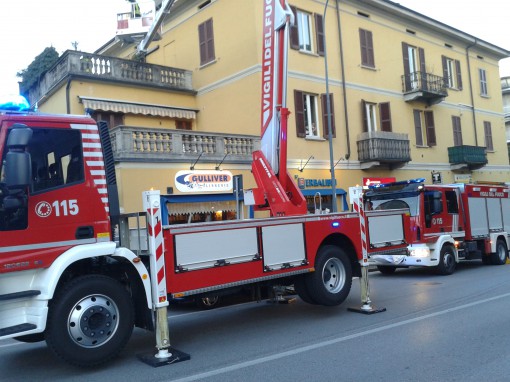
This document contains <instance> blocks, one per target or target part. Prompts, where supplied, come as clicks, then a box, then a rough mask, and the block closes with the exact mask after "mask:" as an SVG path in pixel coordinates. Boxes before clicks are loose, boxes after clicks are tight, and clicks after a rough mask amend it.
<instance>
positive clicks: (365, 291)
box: [347, 266, 386, 314]
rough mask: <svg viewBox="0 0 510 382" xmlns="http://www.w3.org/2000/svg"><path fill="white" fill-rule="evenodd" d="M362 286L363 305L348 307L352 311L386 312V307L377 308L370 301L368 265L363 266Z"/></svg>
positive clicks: (365, 312)
mask: <svg viewBox="0 0 510 382" xmlns="http://www.w3.org/2000/svg"><path fill="white" fill-rule="evenodd" d="M359 282H360V287H361V306H360V307H359V308H347V309H348V310H349V311H351V312H357V313H364V314H374V313H380V312H385V311H386V308H376V307H374V306H373V305H372V301H370V285H369V283H368V266H361V277H360V279H359Z"/></svg>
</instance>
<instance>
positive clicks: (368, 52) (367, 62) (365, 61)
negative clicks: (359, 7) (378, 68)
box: [359, 28, 375, 68]
mask: <svg viewBox="0 0 510 382" xmlns="http://www.w3.org/2000/svg"><path fill="white" fill-rule="evenodd" d="M359 43H360V50H361V65H364V66H368V67H371V68H374V67H375V62H374V46H373V42H372V32H370V31H367V30H364V29H361V28H360V30H359Z"/></svg>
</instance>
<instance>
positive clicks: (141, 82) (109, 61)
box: [28, 50, 194, 105]
mask: <svg viewBox="0 0 510 382" xmlns="http://www.w3.org/2000/svg"><path fill="white" fill-rule="evenodd" d="M70 77H77V78H80V79H82V80H83V79H85V80H91V81H102V82H116V83H123V84H128V85H136V86H146V87H152V88H160V89H163V90H169V91H180V92H182V91H185V92H190V93H194V90H193V88H192V83H191V72H190V71H188V70H183V69H177V68H172V67H168V66H160V65H152V64H146V63H142V62H138V61H132V60H124V59H120V58H114V57H108V56H102V55H98V54H91V53H84V52H77V51H71V50H68V51H66V52H64V54H63V55H62V56H61V57H60V58H59V60H58V61H57V63H56V64H55V65H54V66H53V67H52V68H51V69H50V70H48V71H47V72H46V74H45V75H44V77H42V78H41V80H40V81H39V82H38V83H37V84H36V85H34V86H32V87H31V88H30V89H29V91H28V99H29V102H30V104H31V105H34V104H35V103H36V102H38V101H39V100H41V98H43V97H44V96H47V95H48V94H50V93H51V92H52V91H55V90H57V89H58V86H59V85H60V84H63V83H64V80H67V79H68V78H70Z"/></svg>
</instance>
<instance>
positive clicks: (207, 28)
mask: <svg viewBox="0 0 510 382" xmlns="http://www.w3.org/2000/svg"><path fill="white" fill-rule="evenodd" d="M198 41H199V46H200V65H204V64H207V63H208V62H211V61H214V59H215V55H214V32H213V20H212V19H209V20H207V21H205V22H203V23H202V24H200V25H199V26H198Z"/></svg>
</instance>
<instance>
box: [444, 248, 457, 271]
mask: <svg viewBox="0 0 510 382" xmlns="http://www.w3.org/2000/svg"><path fill="white" fill-rule="evenodd" d="M454 261H455V260H454V258H453V254H452V253H450V251H447V252H445V254H444V257H443V263H444V266H445V267H446V268H447V269H450V268H452V267H453V263H454Z"/></svg>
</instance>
